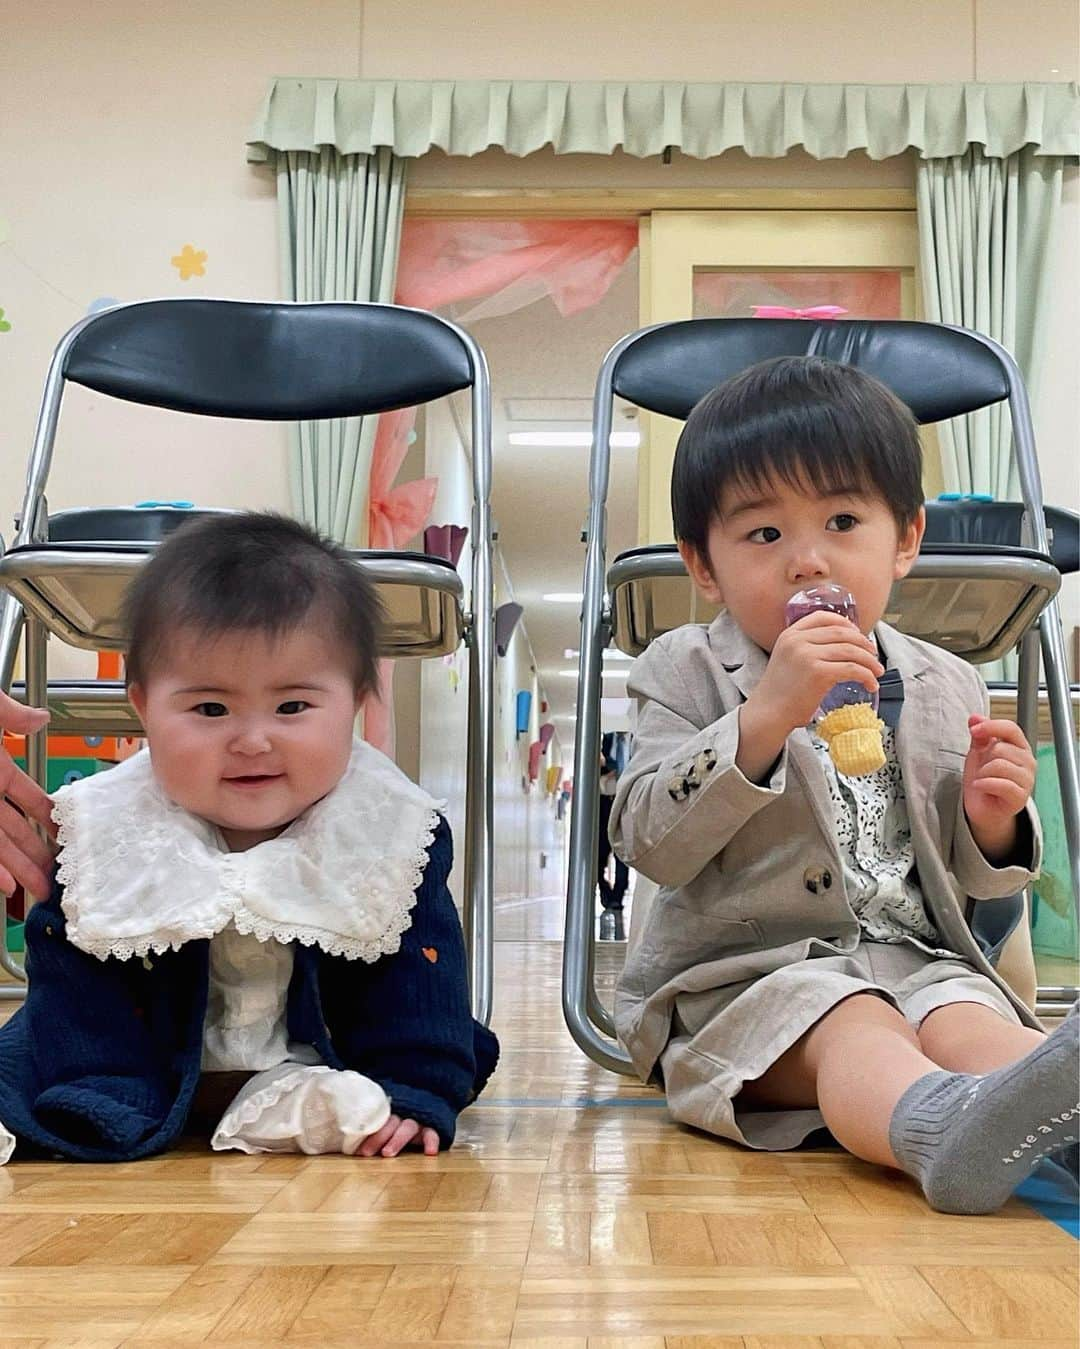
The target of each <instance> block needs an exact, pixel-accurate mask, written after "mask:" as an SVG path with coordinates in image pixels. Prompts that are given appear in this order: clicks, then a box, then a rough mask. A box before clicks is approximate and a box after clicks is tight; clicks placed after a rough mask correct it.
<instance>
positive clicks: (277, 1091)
mask: <svg viewBox="0 0 1080 1349" xmlns="http://www.w3.org/2000/svg"><path fill="white" fill-rule="evenodd" d="M389 1118H390V1101H389V1100H388V1098H387V1095H386V1093H385V1092H384V1091H383V1089H382V1088H381V1087H380V1086H379V1085H378V1083H376V1082H372V1080H371V1079H370V1078H369V1077H364V1076H363V1075H362V1074H361V1073H355V1072H352V1071H351V1070H348V1069H346V1070H337V1069H334V1068H327V1067H325V1066H322V1065H320V1066H318V1067H306V1066H300V1067H297V1065H296V1064H293V1063H284V1064H280V1065H279V1066H278V1067H277V1068H268V1069H267V1070H266V1071H265V1072H262V1073H256V1074H255V1076H254V1077H253V1078H252V1079H251V1080H250V1081H249V1082H247V1083H246V1084H245V1085H244V1086H243V1087H242V1088H241V1090H240V1091H239V1092H238V1093H237V1095H236V1098H235V1100H234V1101H233V1103H232V1105H231V1106H230V1107H229V1109H228V1110H226V1112H225V1114H224V1115H223V1116H222V1118H221V1122H220V1123H219V1124H218V1127H217V1128H216V1129H215V1130H214V1136H213V1138H211V1140H210V1146H211V1147H212V1148H213V1149H214V1151H215V1152H225V1151H228V1150H229V1149H231V1148H234V1149H236V1150H237V1151H239V1152H247V1153H256V1152H303V1153H306V1154H307V1155H308V1156H318V1155H320V1154H323V1153H342V1154H344V1155H345V1156H347V1157H351V1156H352V1155H353V1154H354V1153H355V1152H356V1150H357V1149H358V1148H359V1146H360V1144H361V1143H362V1142H363V1141H364V1139H365V1138H367V1137H368V1136H369V1135H370V1134H373V1133H375V1132H377V1131H378V1130H379V1129H381V1128H382V1127H383V1125H384V1124H385V1123H386V1121H387V1120H388V1119H389Z"/></svg>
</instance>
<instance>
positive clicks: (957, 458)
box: [916, 145, 1064, 501]
mask: <svg viewBox="0 0 1080 1349" xmlns="http://www.w3.org/2000/svg"><path fill="white" fill-rule="evenodd" d="M1063 172H1064V161H1063V159H1062V157H1061V156H1060V155H1036V154H1034V153H1033V151H1032V150H1031V149H1030V148H1029V149H1024V150H1021V151H1019V152H1018V153H1017V154H1013V155H1009V156H1008V157H1007V158H1005V159H994V158H992V157H990V156H988V155H987V154H985V153H984V151H983V150H982V148H981V147H980V146H978V145H972V146H970V147H969V148H968V150H967V151H966V153H964V154H962V155H955V156H952V157H950V158H948V159H925V160H920V161H919V162H918V164H917V169H916V174H917V179H916V190H917V200H918V220H919V245H920V250H919V251H920V257H921V267H922V281H923V298H924V304H925V311H926V317H927V318H928V319H930V320H931V321H933V322H935V323H956V324H960V325H961V326H962V327H964V328H974V329H976V330H977V331H978V332H981V333H985V334H986V335H987V336H988V337H993V338H994V339H995V340H996V341H998V342H1000V343H1001V344H1002V346H1004V347H1005V348H1007V350H1009V351H1010V352H1012V354H1013V356H1014V357H1015V358H1016V362H1017V364H1018V365H1019V367H1020V370H1021V372H1022V373H1023V376H1024V381H1025V383H1026V385H1027V388H1028V394H1029V397H1032V398H1033V399H1034V398H1035V397H1036V396H1037V391H1038V378H1039V361H1040V356H1041V351H1040V344H1041V340H1042V334H1043V331H1044V328H1045V325H1044V324H1043V323H1042V322H1040V314H1041V312H1042V308H1043V305H1044V302H1045V292H1046V285H1047V283H1048V280H1049V277H1048V267H1047V266H1046V262H1047V259H1048V258H1049V257H1051V256H1052V249H1053V242H1054V228H1055V224H1056V220H1057V216H1058V207H1059V205H1060V203H1061V190H1062V181H1063ZM938 438H939V442H940V445H941V467H942V477H943V479H944V482H945V489H946V491H949V492H986V493H988V494H989V495H990V496H992V497H994V498H995V500H999V501H1004V500H1014V501H1015V500H1018V499H1019V483H1018V479H1017V473H1016V463H1015V460H1014V458H1013V454H1012V432H1011V429H1010V425H1009V412H1008V408H1007V406H1006V405H1005V404H1003V403H999V404H996V405H995V406H994V407H992V408H987V409H983V410H982V411H981V412H976V413H973V414H972V415H971V416H969V417H964V418H956V419H955V420H954V421H951V422H943V423H941V425H940V426H939V427H938Z"/></svg>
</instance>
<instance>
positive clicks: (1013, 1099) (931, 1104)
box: [889, 1008, 1080, 1213]
mask: <svg viewBox="0 0 1080 1349" xmlns="http://www.w3.org/2000/svg"><path fill="white" fill-rule="evenodd" d="M1078 1032H1080V1016H1078V1015H1077V1009H1076V1008H1074V1009H1073V1011H1072V1012H1070V1014H1069V1016H1068V1017H1066V1019H1065V1021H1064V1022H1062V1024H1061V1025H1060V1026H1059V1027H1058V1028H1057V1029H1056V1030H1055V1031H1054V1033H1053V1034H1052V1035H1049V1036H1047V1038H1046V1039H1045V1040H1044V1041H1043V1043H1042V1044H1041V1045H1038V1046H1037V1047H1036V1048H1035V1049H1033V1050H1032V1051H1031V1053H1029V1054H1027V1055H1025V1057H1024V1058H1022V1059H1020V1060H1019V1061H1018V1062H1016V1063H1011V1064H1009V1065H1008V1066H1007V1067H1005V1068H999V1069H997V1070H996V1071H995V1072H992V1073H985V1074H983V1075H980V1076H976V1075H973V1074H970V1073H947V1072H940V1073H928V1074H927V1075H926V1076H925V1077H921V1078H919V1080H918V1081H917V1082H913V1083H912V1084H911V1086H910V1087H908V1089H907V1091H906V1092H904V1094H903V1096H901V1098H900V1100H899V1101H898V1102H897V1105H896V1109H895V1110H894V1111H893V1117H892V1121H891V1123H890V1126H889V1142H890V1145H891V1146H892V1150H893V1153H894V1155H895V1157H896V1160H897V1161H898V1162H899V1163H900V1165H901V1167H903V1169H904V1170H905V1171H906V1172H907V1173H908V1174H909V1175H911V1176H914V1177H915V1178H916V1179H917V1180H918V1181H919V1183H920V1185H921V1186H922V1189H923V1193H924V1194H925V1195H926V1198H927V1202H928V1203H929V1204H930V1206H931V1207H932V1208H935V1209H937V1210H938V1211H939V1212H941V1213H993V1212H995V1211H996V1210H997V1209H999V1208H1000V1207H1001V1205H1002V1204H1004V1202H1005V1200H1006V1199H1008V1197H1009V1195H1011V1194H1012V1192H1013V1191H1014V1190H1015V1189H1016V1187H1017V1186H1018V1185H1020V1184H1021V1183H1022V1182H1023V1181H1024V1180H1025V1179H1026V1178H1027V1177H1028V1176H1029V1175H1030V1174H1031V1172H1032V1171H1033V1170H1034V1169H1035V1167H1036V1166H1037V1165H1038V1163H1039V1162H1040V1161H1041V1160H1042V1159H1043V1158H1044V1157H1048V1156H1051V1155H1053V1154H1054V1153H1061V1152H1063V1151H1065V1149H1067V1148H1069V1147H1070V1146H1073V1145H1075V1144H1076V1143H1077V1140H1078V1137H1080V1034H1078Z"/></svg>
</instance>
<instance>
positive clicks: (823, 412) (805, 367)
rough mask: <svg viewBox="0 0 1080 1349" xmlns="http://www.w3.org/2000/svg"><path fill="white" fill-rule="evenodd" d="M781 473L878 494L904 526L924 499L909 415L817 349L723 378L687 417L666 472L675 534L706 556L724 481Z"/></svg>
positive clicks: (823, 488) (750, 485)
mask: <svg viewBox="0 0 1080 1349" xmlns="http://www.w3.org/2000/svg"><path fill="white" fill-rule="evenodd" d="M777 478H779V479H780V480H781V481H783V482H786V483H788V484H789V485H790V486H793V487H802V486H810V487H812V488H813V489H814V490H815V491H818V492H820V493H822V495H825V494H828V493H833V492H844V491H850V490H854V491H858V492H863V493H866V494H868V495H872V496H879V497H881V498H882V499H883V500H884V501H885V502H886V504H887V505H888V507H889V509H890V510H891V511H892V513H893V515H894V517H895V518H896V522H897V524H898V525H899V526H900V528H901V529H906V528H907V526H908V525H910V524H911V522H912V521H913V520H914V519H915V517H916V515H917V514H918V512H919V508H920V507H921V506H922V504H923V491H922V449H921V447H920V444H919V434H918V427H917V425H916V422H915V418H914V417H913V416H912V414H911V411H910V409H909V408H908V407H907V405H906V404H905V403H902V402H901V401H900V399H899V398H897V397H896V395H895V394H893V393H892V392H891V390H889V389H887V388H886V387H885V385H884V384H882V383H881V381H880V380H877V379H874V377H873V376H872V375H867V374H865V373H864V372H863V371H861V370H857V369H855V368H854V367H853V366H850V365H840V364H838V363H837V362H836V361H828V360H825V359H824V358H823V357H821V356H778V357H776V358H775V359H774V360H770V361H762V362H760V363H759V364H758V365H753V366H751V367H750V368H749V369H748V370H743V371H741V372H740V373H739V374H737V375H734V376H732V378H731V379H728V380H725V381H724V383H723V384H720V385H718V386H717V387H716V388H715V389H713V390H711V391H710V392H709V393H707V394H706V395H705V397H704V398H703V399H702V400H701V401H700V402H699V403H698V404H697V406H696V407H695V408H694V409H693V411H692V412H691V413H690V416H689V417H688V418H687V419H686V425H685V426H684V427H683V431H682V435H681V436H680V437H679V444H678V447H677V449H676V451H675V463H674V466H673V468H672V473H671V513H672V517H673V519H674V522H675V537H676V538H677V539H679V540H680V541H682V542H685V543H687V544H689V545H691V546H692V547H693V548H694V549H695V550H696V551H697V552H698V553H699V554H700V556H702V557H706V556H707V555H708V538H709V526H710V525H711V524H712V522H713V520H714V519H715V518H716V517H717V516H719V515H720V514H721V512H722V511H723V509H724V494H725V491H726V490H727V489H728V488H729V487H737V488H741V489H743V490H759V489H761V488H763V487H764V486H766V484H767V483H768V482H769V480H773V481H775V480H776V479H777Z"/></svg>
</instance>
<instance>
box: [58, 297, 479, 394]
mask: <svg viewBox="0 0 1080 1349" xmlns="http://www.w3.org/2000/svg"><path fill="white" fill-rule="evenodd" d="M63 375H64V378H65V379H68V380H71V381H73V382H74V383H76V384H83V385H85V386H86V387H87V388H90V389H95V390H96V391H97V392H98V393H105V394H110V395H112V396H113V397H114V398H123V399H126V400H127V401H128V402H132V403H148V404H151V405H152V406H155V407H162V408H171V409H173V410H174V411H177V412H198V413H204V414H206V415H209V416H214V417H252V418H257V419H259V420H265V421H292V420H296V419H300V418H323V417H354V416H362V415H364V414H365V413H375V412H389V411H391V410H393V409H394V408H401V407H412V406H414V405H416V404H419V403H427V402H430V401H431V400H432V399H435V398H442V397H444V396H445V395H446V394H449V393H454V392H456V391H457V390H459V389H467V388H469V387H470V386H471V385H472V384H473V382H474V380H475V371H474V370H473V367H472V362H471V360H470V356H469V352H468V349H467V348H466V346H465V345H464V343H463V342H462V340H461V338H460V337H459V336H458V334H457V332H456V331H455V329H454V328H452V327H451V326H450V325H449V324H447V323H444V322H443V321H442V320H441V319H439V318H437V317H436V316H435V315H434V314H428V313H425V312H423V311H421V310H417V309H403V308H400V307H398V306H394V305H377V304H370V305H369V304H348V303H341V304H335V303H328V304H285V303H264V302H248V301H242V300H184V299H181V300H148V301H145V302H141V303H138V304H130V305H123V306H121V307H120V308H118V309H112V310H106V311H105V312H104V313H101V314H99V315H97V316H95V317H94V318H93V319H92V320H91V321H89V322H88V323H87V324H86V326H85V327H83V328H82V329H80V330H79V332H77V333H76V334H75V336H74V337H73V339H72V341H71V344H70V346H69V347H68V350H67V352H66V355H65V359H64V364H63Z"/></svg>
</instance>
